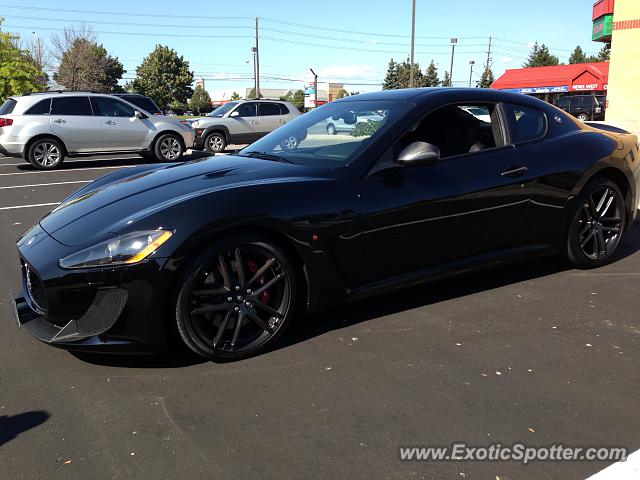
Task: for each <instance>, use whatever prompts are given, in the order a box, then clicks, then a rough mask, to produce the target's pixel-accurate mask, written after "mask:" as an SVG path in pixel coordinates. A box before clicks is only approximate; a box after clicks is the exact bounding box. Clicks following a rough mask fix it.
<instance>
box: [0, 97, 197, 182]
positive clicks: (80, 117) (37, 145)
mask: <svg viewBox="0 0 640 480" xmlns="http://www.w3.org/2000/svg"><path fill="white" fill-rule="evenodd" d="M193 139H194V132H193V129H192V128H191V126H190V125H188V124H187V125H185V124H182V123H180V122H179V121H178V120H174V119H170V118H167V117H164V116H156V115H154V114H153V113H151V112H148V111H146V110H144V109H142V108H141V107H138V106H136V105H133V104H132V103H130V102H128V101H127V100H124V99H121V98H116V97H114V96H113V95H106V94H98V93H88V92H64V93H51V92H44V93H37V94H31V95H23V96H21V97H9V98H8V99H7V100H6V101H5V102H4V104H3V105H2V107H0V152H1V153H4V154H5V155H10V156H12V157H20V158H25V159H26V160H27V161H28V162H29V163H31V165H33V166H34V167H35V168H38V169H40V170H51V169H54V168H57V167H59V166H60V164H61V163H62V162H63V161H64V159H65V157H78V156H82V155H95V154H97V153H100V154H121V153H138V154H140V155H141V156H143V157H145V158H149V159H158V160H161V161H174V160H178V159H180V157H181V156H182V154H183V153H184V152H185V150H186V149H187V148H190V147H191V146H192V145H193Z"/></svg>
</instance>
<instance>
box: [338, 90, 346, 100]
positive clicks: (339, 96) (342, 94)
mask: <svg viewBox="0 0 640 480" xmlns="http://www.w3.org/2000/svg"><path fill="white" fill-rule="evenodd" d="M348 96H349V92H347V91H346V90H345V89H344V88H341V89H340V90H338V93H336V100H338V99H340V98H344V97H348Z"/></svg>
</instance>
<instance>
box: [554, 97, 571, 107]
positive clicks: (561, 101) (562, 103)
mask: <svg viewBox="0 0 640 480" xmlns="http://www.w3.org/2000/svg"><path fill="white" fill-rule="evenodd" d="M568 106H569V98H568V97H562V98H560V99H558V101H557V102H556V107H560V108H567V107H568Z"/></svg>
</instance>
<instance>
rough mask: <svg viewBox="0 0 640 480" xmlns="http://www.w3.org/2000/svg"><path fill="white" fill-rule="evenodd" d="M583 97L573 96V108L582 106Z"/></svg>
mask: <svg viewBox="0 0 640 480" xmlns="http://www.w3.org/2000/svg"><path fill="white" fill-rule="evenodd" d="M581 100H582V97H571V108H572V109H576V108H580V107H581V105H582V102H581Z"/></svg>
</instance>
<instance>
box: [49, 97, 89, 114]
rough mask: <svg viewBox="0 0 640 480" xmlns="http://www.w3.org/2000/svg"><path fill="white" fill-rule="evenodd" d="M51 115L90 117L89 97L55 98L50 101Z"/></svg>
mask: <svg viewBox="0 0 640 480" xmlns="http://www.w3.org/2000/svg"><path fill="white" fill-rule="evenodd" d="M51 115H84V116H92V115H93V111H92V110H91V105H90V104H89V97H56V98H53V99H52V101H51Z"/></svg>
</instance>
